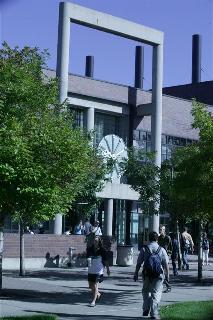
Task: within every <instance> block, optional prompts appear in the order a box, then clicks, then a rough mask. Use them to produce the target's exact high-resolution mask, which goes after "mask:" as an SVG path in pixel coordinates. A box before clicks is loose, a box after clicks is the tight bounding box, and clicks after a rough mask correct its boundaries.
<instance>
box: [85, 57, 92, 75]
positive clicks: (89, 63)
mask: <svg viewBox="0 0 213 320" xmlns="http://www.w3.org/2000/svg"><path fill="white" fill-rule="evenodd" d="M93 73H94V56H86V68H85V76H86V77H90V78H93Z"/></svg>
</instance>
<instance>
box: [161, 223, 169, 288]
mask: <svg viewBox="0 0 213 320" xmlns="http://www.w3.org/2000/svg"><path fill="white" fill-rule="evenodd" d="M158 244H159V246H161V247H162V248H164V249H165V250H166V253H167V254H168V255H169V253H171V252H172V241H171V238H170V236H168V235H167V234H166V227H165V226H164V225H162V224H161V225H160V227H159V237H158ZM164 283H165V286H166V290H165V291H164V292H165V293H167V292H170V291H171V289H172V288H171V285H170V283H169V282H168V280H167V279H166V278H165V279H164Z"/></svg>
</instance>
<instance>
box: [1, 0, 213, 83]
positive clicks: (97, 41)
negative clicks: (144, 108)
mask: <svg viewBox="0 0 213 320" xmlns="http://www.w3.org/2000/svg"><path fill="white" fill-rule="evenodd" d="M59 2H60V0H0V40H1V41H0V42H1V43H2V42H3V41H6V42H7V43H8V44H9V45H10V46H11V47H14V46H16V45H18V46H20V47H23V46H30V47H35V46H36V47H39V48H40V49H41V50H43V49H48V51H49V53H50V59H49V60H48V61H47V65H48V67H49V68H51V69H55V68H56V57H57V31H58V5H59ZM67 2H72V3H75V4H79V5H82V6H84V7H88V8H91V9H95V10H97V11H101V12H105V13H108V14H111V15H113V16H117V17H120V18H124V19H127V20H130V21H133V22H136V23H139V24H142V25H144V26H147V27H151V28H154V29H158V30H160V31H162V32H164V75H163V79H164V81H163V85H164V86H173V85H179V84H185V83H190V82H191V55H192V49H191V47H192V35H193V34H200V35H201V38H202V62H201V68H202V71H201V79H202V81H208V80H212V79H213V61H212V60H213V0H72V1H67ZM136 45H141V44H140V43H137V42H134V41H131V40H127V39H124V38H121V37H117V36H114V35H109V34H107V33H104V32H101V31H96V30H93V29H89V28H86V27H83V26H79V25H75V24H72V25H71V42H70V60H69V71H70V72H72V73H75V74H80V75H84V73H85V57H86V56H87V55H93V56H94V78H96V79H100V80H105V81H110V82H114V83H120V84H124V85H134V57H135V46H136ZM144 50H145V51H144V52H145V63H144V64H145V67H144V88H145V89H150V88H151V82H152V79H151V57H152V50H151V48H150V46H146V45H145V49H144Z"/></svg>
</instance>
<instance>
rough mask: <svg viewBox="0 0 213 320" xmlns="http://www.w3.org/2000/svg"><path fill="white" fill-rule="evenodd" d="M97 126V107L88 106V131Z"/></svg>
mask: <svg viewBox="0 0 213 320" xmlns="http://www.w3.org/2000/svg"><path fill="white" fill-rule="evenodd" d="M94 126H95V109H94V108H92V107H91V108H88V109H87V131H91V130H94Z"/></svg>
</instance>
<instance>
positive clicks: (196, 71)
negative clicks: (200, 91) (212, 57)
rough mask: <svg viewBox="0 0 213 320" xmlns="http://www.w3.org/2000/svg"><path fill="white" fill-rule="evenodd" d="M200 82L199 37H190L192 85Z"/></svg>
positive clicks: (196, 35) (197, 35) (195, 35)
mask: <svg viewBox="0 0 213 320" xmlns="http://www.w3.org/2000/svg"><path fill="white" fill-rule="evenodd" d="M198 82H201V36H200V35H199V34H194V35H193V36H192V83H198Z"/></svg>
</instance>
